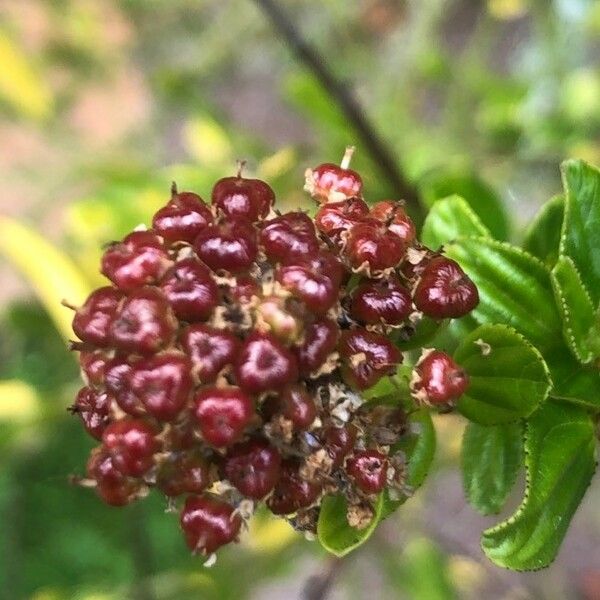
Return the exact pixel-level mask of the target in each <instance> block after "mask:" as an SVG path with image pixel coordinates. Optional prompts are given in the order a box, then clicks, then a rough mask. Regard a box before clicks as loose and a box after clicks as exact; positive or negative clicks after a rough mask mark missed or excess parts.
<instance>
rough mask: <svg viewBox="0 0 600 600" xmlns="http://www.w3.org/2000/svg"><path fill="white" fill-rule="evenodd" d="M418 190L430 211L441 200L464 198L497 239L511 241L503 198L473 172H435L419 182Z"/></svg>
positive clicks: (458, 170)
mask: <svg viewBox="0 0 600 600" xmlns="http://www.w3.org/2000/svg"><path fill="white" fill-rule="evenodd" d="M419 189H420V190H421V194H422V198H423V202H424V204H425V206H426V207H427V208H429V209H430V208H432V207H433V205H434V203H435V202H437V201H439V200H440V199H442V198H447V197H448V196H452V195H453V194H456V195H458V196H461V197H462V198H464V199H465V200H466V202H467V203H468V204H469V206H470V207H471V208H472V209H473V212H475V214H476V215H477V216H478V217H479V219H481V222H482V223H483V225H484V226H485V227H486V228H487V229H488V231H490V232H491V234H492V235H493V236H494V237H495V238H496V239H499V240H506V239H508V231H509V224H508V217H507V216H506V211H505V210H504V203H503V202H502V199H501V198H500V196H499V195H498V194H497V193H496V191H495V190H494V189H493V188H492V187H490V186H489V185H488V184H487V183H486V182H485V181H483V180H482V179H481V178H479V177H478V176H477V175H475V174H474V173H472V172H469V171H465V170H463V169H452V170H450V171H448V170H440V171H434V172H431V173H429V174H428V175H427V176H425V177H424V178H423V179H422V180H421V181H420V182H419Z"/></svg>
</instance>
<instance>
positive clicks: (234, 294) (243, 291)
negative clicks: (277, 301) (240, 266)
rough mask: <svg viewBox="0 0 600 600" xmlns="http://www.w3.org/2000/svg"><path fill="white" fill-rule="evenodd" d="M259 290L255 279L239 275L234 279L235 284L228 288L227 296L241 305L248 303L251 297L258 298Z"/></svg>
mask: <svg viewBox="0 0 600 600" xmlns="http://www.w3.org/2000/svg"><path fill="white" fill-rule="evenodd" d="M260 293H261V288H260V286H259V284H258V282H257V281H256V279H254V278H252V277H249V276H247V275H239V276H238V277H236V279H235V284H233V285H232V286H231V287H230V288H229V295H230V297H231V298H232V299H233V300H237V301H238V302H241V303H242V304H245V303H246V302H250V300H251V299H252V296H259V295H260Z"/></svg>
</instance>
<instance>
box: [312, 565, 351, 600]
mask: <svg viewBox="0 0 600 600" xmlns="http://www.w3.org/2000/svg"><path fill="white" fill-rule="evenodd" d="M342 560H343V559H341V558H336V557H334V558H331V559H330V560H329V562H328V563H327V567H326V569H325V571H324V572H322V573H319V574H317V575H313V576H312V577H310V579H309V580H308V581H307V582H306V585H305V587H304V592H303V594H302V598H303V600H325V598H327V596H328V595H329V592H330V591H331V588H332V587H333V583H334V581H335V578H336V577H337V575H338V573H339V572H340V571H341V569H342V566H343V562H342Z"/></svg>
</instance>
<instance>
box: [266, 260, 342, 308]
mask: <svg viewBox="0 0 600 600" xmlns="http://www.w3.org/2000/svg"><path fill="white" fill-rule="evenodd" d="M275 277H276V279H277V281H278V282H279V283H280V284H281V285H282V286H283V287H284V288H285V289H286V290H288V291H289V292H291V293H292V294H293V295H294V296H296V297H297V298H298V299H299V300H302V301H303V302H304V304H305V305H306V306H307V308H308V309H309V310H310V311H311V312H313V313H314V314H317V315H322V314H325V313H326V312H327V311H328V310H329V309H330V308H331V307H332V306H333V305H334V304H335V302H336V300H337V297H338V288H337V286H336V284H335V283H334V281H332V279H331V278H330V277H328V276H327V275H325V274H323V273H315V272H313V270H312V269H311V268H310V267H308V266H306V265H287V266H282V267H280V268H279V269H278V271H277V273H276V275H275Z"/></svg>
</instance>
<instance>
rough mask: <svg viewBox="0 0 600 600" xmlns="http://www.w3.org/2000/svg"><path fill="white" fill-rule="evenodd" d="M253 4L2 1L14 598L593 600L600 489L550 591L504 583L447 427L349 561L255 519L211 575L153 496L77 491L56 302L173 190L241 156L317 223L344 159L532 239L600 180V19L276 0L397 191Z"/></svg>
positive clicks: (390, 192) (4, 459)
mask: <svg viewBox="0 0 600 600" xmlns="http://www.w3.org/2000/svg"><path fill="white" fill-rule="evenodd" d="M259 4H260V3H257V2H254V1H252V0H236V1H235V2H234V1H229V2H223V1H222V0H193V1H192V0H145V1H144V0H103V1H100V0H0V181H1V188H0V190H1V191H0V280H1V285H0V598H6V599H10V600H14V599H21V598H29V599H32V600H62V599H70V598H77V599H81V600H113V599H122V598H134V599H139V600H163V599H164V600H167V599H169V600H170V599H173V600H175V599H183V600H185V599H187V598H203V599H205V598H206V599H212V598H215V599H229V598H231V599H245V598H248V599H259V598H260V599H261V600H270V599H278V598H291V599H293V598H302V597H303V594H304V597H307V598H322V597H324V595H323V593H322V590H323V589H324V588H327V587H328V584H329V593H330V597H331V598H333V599H345V598H348V599H354V598H356V599H362V598H369V597H376V598H378V599H379V598H382V599H386V598H408V599H411V598H415V599H417V600H420V599H424V600H430V599H431V600H437V599H440V600H445V599H452V598H466V599H479V598H493V599H495V598H506V599H528V598H534V599H537V598H549V599H554V598H556V599H561V600H562V599H570V598H574V599H577V598H582V599H586V600H591V599H599V598H600V551H598V548H599V547H600V484H599V483H598V479H596V483H595V484H594V486H593V487H592V488H591V489H590V490H589V492H588V494H587V495H586V498H585V500H584V503H583V505H582V506H581V508H580V510H579V512H578V513H577V515H576V517H575V519H574V521H573V524H572V527H571V529H570V531H569V533H568V535H567V538H566V540H565V543H564V545H563V548H562V550H561V553H560V555H559V557H558V559H557V561H556V562H555V563H554V564H553V566H552V567H551V568H550V569H548V570H546V571H543V572H540V573H529V574H515V573H509V572H506V571H502V570H500V569H498V568H496V567H494V566H492V565H491V564H490V563H488V562H487V561H486V559H485V558H484V556H483V554H482V552H481V550H480V548H479V534H480V531H481V530H482V529H483V528H484V527H487V526H489V525H490V524H492V523H494V522H495V521H496V520H497V518H483V517H481V516H479V515H477V514H476V513H475V512H474V511H473V510H472V509H471V508H469V507H468V506H467V505H466V503H465V501H464V499H463V493H462V488H461V480H460V475H459V472H458V468H457V464H458V460H459V449H460V439H461V435H462V425H461V422H460V420H459V419H456V418H454V417H451V416H444V417H441V418H437V419H436V426H437V429H438V433H439V444H438V449H437V455H436V458H435V461H434V469H433V473H432V474H431V476H430V478H429V481H428V482H427V483H426V484H425V486H424V488H423V489H422V490H420V491H419V493H417V495H416V496H415V498H413V499H412V500H411V501H409V502H408V503H407V504H406V505H405V506H404V507H402V509H401V510H400V511H399V512H398V513H397V514H396V515H395V516H394V517H393V518H390V519H389V521H386V523H385V524H384V525H383V526H382V527H380V529H379V530H378V531H377V533H376V534H375V535H374V536H373V537H372V538H371V540H370V541H369V542H368V543H367V544H366V545H365V546H364V547H362V548H361V549H360V550H359V551H357V552H356V554H354V555H351V556H350V557H349V558H347V559H345V560H344V561H342V562H341V563H339V562H337V561H332V560H331V559H329V558H328V557H326V556H325V554H324V553H323V552H321V551H320V550H319V549H318V548H317V546H316V544H311V543H308V542H306V541H304V540H302V539H300V538H299V537H298V536H297V535H296V534H294V533H293V532H292V530H291V529H290V528H289V527H288V526H287V525H285V524H281V523H279V522H275V521H271V520H268V519H266V518H265V519H257V522H256V523H255V526H254V529H255V531H253V532H252V533H251V534H250V535H245V536H244V537H243V539H242V542H241V544H240V545H239V546H236V547H230V548H227V549H224V551H222V552H221V553H220V555H219V559H218V561H217V564H216V566H214V567H213V568H211V569H206V568H203V567H202V564H201V561H200V560H199V559H197V558H193V557H190V555H189V553H188V551H187V549H186V548H185V547H184V543H183V541H182V539H181V536H180V533H179V531H178V527H177V522H176V518H175V517H174V516H173V515H172V514H168V513H166V512H165V502H164V501H163V500H162V499H161V498H158V497H149V498H148V499H146V500H145V501H144V502H142V503H140V504H138V505H136V506H131V507H128V508H125V509H111V508H108V507H105V506H104V505H103V504H101V503H100V502H99V501H98V500H97V499H96V497H95V496H94V495H93V493H92V492H90V491H89V490H84V489H80V488H77V487H75V486H72V485H70V484H69V481H68V480H69V475H70V474H78V473H79V474H80V473H82V472H83V469H84V465H85V460H86V456H87V452H88V450H89V448H90V447H91V445H92V443H91V440H90V439H88V438H87V437H86V435H85V434H84V432H83V428H82V427H80V425H79V423H78V421H77V420H76V419H74V418H72V417H70V416H69V415H68V414H67V412H66V410H65V408H66V407H67V406H69V404H70V403H71V402H72V398H73V396H74V394H75V392H76V390H77V387H78V373H77V367H76V364H75V361H74V359H73V357H72V356H71V355H70V354H69V352H68V351H67V349H66V340H67V339H68V337H69V320H70V314H69V312H68V311H67V310H66V309H63V308H62V307H60V306H59V301H60V299H61V298H63V297H67V298H69V300H71V301H73V302H77V301H80V300H81V299H82V297H84V296H85V294H86V292H87V290H89V289H90V286H95V285H97V284H99V283H100V282H101V278H100V276H99V274H98V260H99V256H100V249H101V246H102V244H105V243H106V242H108V241H110V240H113V239H118V238H120V237H122V235H123V234H124V233H125V232H127V231H128V230H130V229H131V228H132V227H134V226H135V225H137V224H138V223H141V222H148V220H149V217H150V215H151V214H152V212H153V211H154V210H156V208H157V207H159V206H160V205H161V204H163V203H164V202H165V201H166V200H167V199H168V196H169V185H170V181H171V180H176V181H177V183H178V185H179V187H180V189H190V190H193V191H196V192H198V193H199V194H200V195H202V196H203V197H204V198H208V197H209V196H210V189H211V186H212V183H213V182H214V181H215V179H216V178H218V177H221V176H223V175H226V174H232V173H233V172H234V169H235V160H236V159H238V158H243V159H246V160H247V161H248V169H249V172H251V173H254V174H256V175H258V176H259V177H262V178H265V179H267V180H268V181H269V182H270V183H271V184H272V185H273V187H274V188H275V190H276V192H277V193H278V196H279V198H280V200H279V202H281V203H284V204H287V205H288V206H290V207H297V206H301V207H305V208H309V207H310V205H309V203H308V200H307V197H306V195H305V194H303V192H302V184H303V172H304V169H305V168H306V167H307V166H311V165H314V164H317V163H319V162H323V161H331V162H337V161H338V160H339V158H340V157H341V154H342V153H343V148H344V146H345V145H346V144H348V143H354V144H356V145H357V152H356V155H355V162H354V163H353V166H354V168H356V169H358V170H359V171H361V173H362V174H363V178H364V180H365V188H366V195H367V198H368V199H371V200H378V199H382V198H385V197H397V196H398V195H399V194H401V193H402V192H404V191H406V190H408V191H410V190H412V189H417V190H418V192H419V196H420V199H421V206H423V207H426V206H427V205H428V204H429V203H431V202H433V201H434V200H435V199H436V198H438V197H442V196H445V195H448V194H449V193H451V192H457V193H460V194H462V195H464V196H465V197H466V199H467V200H468V201H469V202H471V203H472V204H474V205H475V204H477V203H479V204H480V206H481V207H484V208H483V215H482V216H483V218H484V220H486V221H487V224H488V226H489V227H490V228H491V229H493V230H494V232H495V233H496V235H497V236H498V237H501V238H505V239H512V240H517V241H518V240H519V239H520V236H522V233H523V228H524V225H525V223H526V222H527V221H528V220H529V219H530V218H531V216H532V215H533V214H534V213H535V211H536V210H537V208H538V207H539V206H540V205H541V203H542V202H543V201H545V200H546V199H548V198H549V197H550V196H551V195H553V194H555V193H556V192H558V191H559V190H560V178H559V171H558V165H559V163H560V161H561V160H562V159H564V158H566V157H579V158H584V159H586V160H589V161H590V162H595V163H596V164H598V163H600V2H597V1H594V0H487V1H484V0H413V1H409V0H404V1H403V0H355V1H353V2H348V1H346V0H321V1H320V2H318V3H316V2H312V1H309V0H287V1H284V0H281V1H279V2H276V4H277V5H278V6H279V7H281V8H282V9H284V10H285V12H286V14H287V15H288V16H289V19H290V23H291V24H292V26H293V29H294V31H295V34H296V35H297V36H299V37H300V39H303V40H305V41H307V42H308V43H309V44H311V45H312V46H313V47H314V48H316V49H317V51H318V53H319V55H320V57H321V59H322V60H323V61H324V62H325V63H326V64H327V65H328V68H329V70H330V71H331V72H332V73H334V74H335V77H336V78H338V79H339V81H340V82H341V83H342V86H341V89H342V90H343V92H342V93H343V94H346V93H350V94H352V95H353V97H354V98H356V99H357V101H358V102H359V103H360V105H361V106H362V110H363V111H364V113H363V116H364V115H366V119H367V121H368V125H369V129H370V132H371V134H372V135H374V136H375V137H376V138H377V143H379V144H380V146H381V145H383V148H384V150H385V153H386V156H387V157H388V158H391V162H392V168H391V170H390V169H389V168H387V169H386V168H382V161H381V156H379V157H376V156H374V154H373V152H372V148H369V144H368V143H366V142H365V138H364V135H361V133H360V131H359V130H357V128H356V126H357V123H356V119H354V120H353V119H349V118H348V115H347V114H346V113H345V112H344V110H343V109H342V108H341V107H340V102H339V97H337V96H336V94H333V95H332V94H331V92H332V90H331V89H330V86H329V89H326V88H325V87H323V86H322V85H321V84H320V82H319V80H318V79H317V78H316V77H315V74H314V72H313V70H312V69H310V68H308V67H307V64H306V63H305V62H304V61H302V60H298V57H297V56H296V54H295V53H294V52H292V51H291V50H290V46H289V44H288V43H287V42H286V39H285V36H282V35H281V32H280V31H278V30H277V29H276V28H274V27H273V24H272V22H271V21H270V20H269V18H268V15H267V14H266V13H265V11H264V7H262V8H261V7H260V6H259ZM334 91H335V90H334ZM373 132H374V133H373ZM398 174H400V177H401V179H403V180H406V181H409V182H410V186H411V187H410V188H405V187H403V185H399V180H398ZM401 183H403V182H402V181H401ZM411 208H412V210H413V214H415V216H416V217H417V218H418V216H419V213H420V212H422V211H421V210H420V209H419V207H418V205H416V204H413V205H411ZM507 215H508V216H507ZM517 488H518V489H517V490H516V492H515V496H514V498H512V500H511V502H510V503H509V504H510V506H509V507H508V508H507V511H506V514H510V512H511V511H512V510H513V509H514V508H515V506H517V505H518V503H519V501H520V494H522V490H523V485H522V484H520V485H519V486H517ZM319 590H321V591H319Z"/></svg>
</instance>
